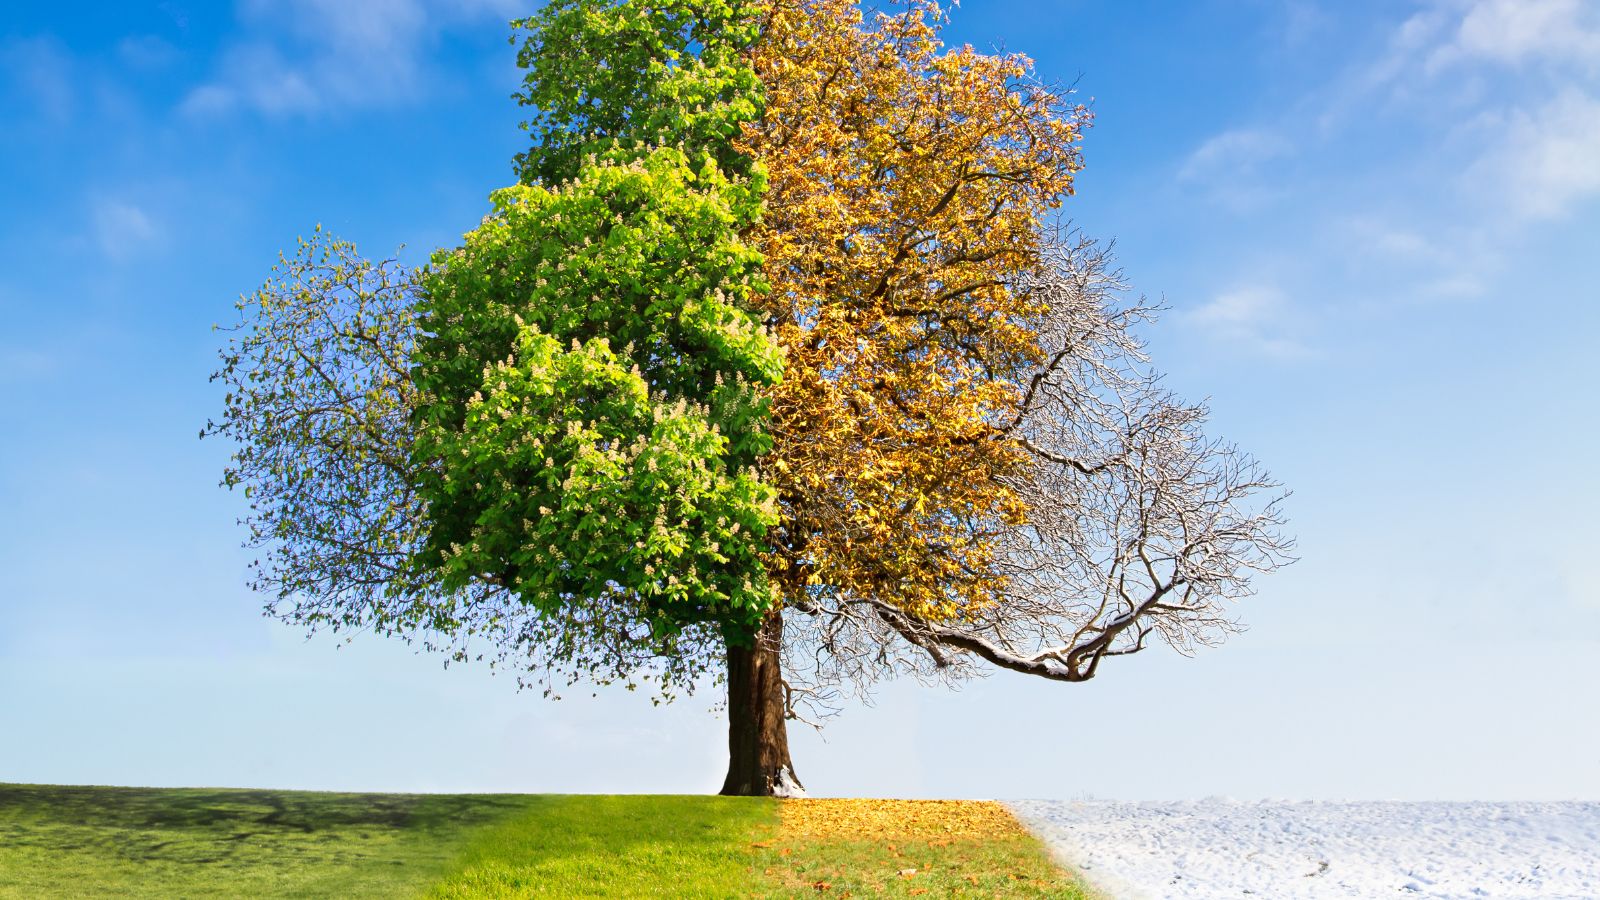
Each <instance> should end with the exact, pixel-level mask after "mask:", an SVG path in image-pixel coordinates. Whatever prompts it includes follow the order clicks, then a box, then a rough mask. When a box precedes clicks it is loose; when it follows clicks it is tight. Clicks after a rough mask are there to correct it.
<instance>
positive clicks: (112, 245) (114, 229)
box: [94, 200, 157, 260]
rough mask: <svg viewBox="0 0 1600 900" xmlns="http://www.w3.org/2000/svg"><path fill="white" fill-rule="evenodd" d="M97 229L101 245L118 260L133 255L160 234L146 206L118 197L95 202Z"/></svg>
mask: <svg viewBox="0 0 1600 900" xmlns="http://www.w3.org/2000/svg"><path fill="white" fill-rule="evenodd" d="M94 233H95V238H96V239H97V240H98V241H99V243H100V249H101V250H104V251H105V253H106V255H107V256H109V257H111V258H112V259H116V260H123V259H127V258H129V257H131V256H132V255H134V254H135V253H137V252H138V251H139V250H141V249H143V248H145V247H147V246H149V245H150V244H151V243H152V242H154V241H155V239H156V237H157V232H156V227H155V224H154V223H153V222H151V221H150V217H149V216H148V215H146V214H145V212H144V210H142V209H140V208H139V207H137V206H133V205H131V204H127V203H121V202H118V201H115V200H100V201H97V202H96V203H95V205H94Z"/></svg>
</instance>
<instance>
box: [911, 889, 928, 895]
mask: <svg viewBox="0 0 1600 900" xmlns="http://www.w3.org/2000/svg"><path fill="white" fill-rule="evenodd" d="M927 892H928V889H927V888H912V889H911V894H913V895H916V894H926V893H927Z"/></svg>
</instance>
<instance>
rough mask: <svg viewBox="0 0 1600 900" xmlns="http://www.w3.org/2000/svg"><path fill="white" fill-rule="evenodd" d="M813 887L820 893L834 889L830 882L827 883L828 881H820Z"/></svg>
mask: <svg viewBox="0 0 1600 900" xmlns="http://www.w3.org/2000/svg"><path fill="white" fill-rule="evenodd" d="M812 887H814V888H816V889H817V890H819V891H825V890H827V889H828V888H831V887H833V885H832V884H830V883H828V882H826V881H819V882H817V883H816V884H813V885H812Z"/></svg>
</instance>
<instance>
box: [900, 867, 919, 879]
mask: <svg viewBox="0 0 1600 900" xmlns="http://www.w3.org/2000/svg"><path fill="white" fill-rule="evenodd" d="M896 874H898V875H899V876H900V877H901V878H910V877H911V876H913V875H915V874H917V870H916V869H901V870H900V871H899V872H898V873H896Z"/></svg>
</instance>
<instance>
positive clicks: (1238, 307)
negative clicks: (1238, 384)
mask: <svg viewBox="0 0 1600 900" xmlns="http://www.w3.org/2000/svg"><path fill="white" fill-rule="evenodd" d="M1292 318H1294V314H1293V313H1292V311H1291V309H1290V306H1289V304H1288V303H1287V301H1286V298H1285V296H1284V293H1283V291H1282V290H1280V289H1279V288H1276V287H1273V286H1270V285H1249V286H1245V287H1240V288H1237V289H1235V290H1231V291H1227V292H1224V293H1222V294H1219V295H1217V296H1216V297H1214V298H1213V299H1212V300H1211V301H1210V302H1209V303H1207V304H1205V305H1204V306H1201V307H1200V308H1199V309H1196V310H1192V311H1190V312H1187V313H1185V314H1184V315H1183V319H1184V321H1186V322H1188V323H1189V324H1191V325H1193V326H1195V327H1197V328H1199V329H1200V330H1202V331H1204V332H1206V333H1207V334H1208V335H1209V336H1210V337H1211V338H1213V339H1215V340H1220V341H1223V342H1226V343H1228V344H1232V345H1234V346H1237V347H1240V348H1242V349H1244V350H1246V351H1249V352H1253V353H1257V354H1260V355H1263V356H1270V357H1274V358H1277V359H1299V358H1305V357H1308V356H1312V355H1315V354H1313V352H1312V351H1311V350H1310V349H1309V348H1307V347H1305V346H1304V345H1302V344H1301V343H1300V342H1298V341H1296V340H1295V339H1294V338H1292V337H1290V334H1289V332H1290V331H1291V329H1292V322H1291V319H1292Z"/></svg>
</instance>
